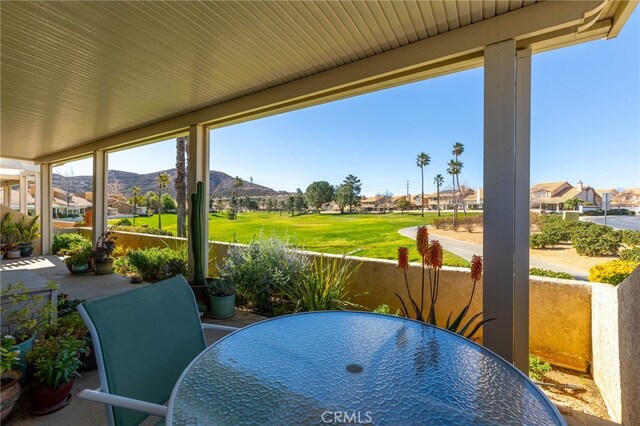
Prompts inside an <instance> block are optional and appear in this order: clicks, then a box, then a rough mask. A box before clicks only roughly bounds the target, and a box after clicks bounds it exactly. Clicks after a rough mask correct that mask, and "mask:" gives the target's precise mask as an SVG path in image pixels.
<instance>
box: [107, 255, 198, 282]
mask: <svg viewBox="0 0 640 426" xmlns="http://www.w3.org/2000/svg"><path fill="white" fill-rule="evenodd" d="M114 269H115V271H116V272H117V273H119V274H123V275H129V276H138V277H140V278H142V279H143V280H145V281H156V280H163V279H166V278H170V277H173V276H176V275H179V274H183V275H185V274H186V273H187V262H186V259H183V256H182V255H181V253H179V252H177V251H176V250H173V249H171V248H168V247H167V248H158V247H151V248H147V249H139V250H132V251H130V252H129V253H128V254H127V255H126V256H122V257H119V258H116V260H115V261H114Z"/></svg>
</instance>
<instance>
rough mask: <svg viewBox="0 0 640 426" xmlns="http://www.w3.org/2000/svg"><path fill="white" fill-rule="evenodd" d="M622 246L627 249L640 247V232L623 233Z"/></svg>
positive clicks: (626, 231) (627, 231)
mask: <svg viewBox="0 0 640 426" xmlns="http://www.w3.org/2000/svg"><path fill="white" fill-rule="evenodd" d="M622 244H624V245H625V246H627V247H640V231H632V230H630V229H626V230H624V231H622Z"/></svg>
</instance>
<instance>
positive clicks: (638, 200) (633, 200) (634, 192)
mask: <svg viewBox="0 0 640 426" xmlns="http://www.w3.org/2000/svg"><path fill="white" fill-rule="evenodd" d="M611 207H612V208H617V209H629V210H634V211H637V212H640V188H629V189H625V190H624V191H622V192H619V193H617V194H616V195H615V196H614V197H613V199H612V201H611Z"/></svg>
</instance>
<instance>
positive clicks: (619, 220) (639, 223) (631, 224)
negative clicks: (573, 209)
mask: <svg viewBox="0 0 640 426" xmlns="http://www.w3.org/2000/svg"><path fill="white" fill-rule="evenodd" d="M580 220H583V221H585V222H593V223H597V224H598V225H604V216H582V217H581V218H580ZM607 226H610V227H612V228H613V229H631V230H633V231H640V216H607Z"/></svg>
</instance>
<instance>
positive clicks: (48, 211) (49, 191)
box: [36, 163, 53, 254]
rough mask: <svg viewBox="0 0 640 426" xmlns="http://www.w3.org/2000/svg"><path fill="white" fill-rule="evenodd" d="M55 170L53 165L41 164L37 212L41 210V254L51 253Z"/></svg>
mask: <svg viewBox="0 0 640 426" xmlns="http://www.w3.org/2000/svg"><path fill="white" fill-rule="evenodd" d="M52 174H53V169H52V167H51V164H48V163H45V164H40V173H39V174H38V175H37V180H36V200H37V201H36V212H37V210H38V205H39V209H40V234H41V237H40V241H41V243H42V247H41V253H42V254H50V253H51V235H52V232H53V202H52V200H53V187H52V180H51V178H52Z"/></svg>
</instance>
